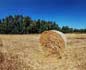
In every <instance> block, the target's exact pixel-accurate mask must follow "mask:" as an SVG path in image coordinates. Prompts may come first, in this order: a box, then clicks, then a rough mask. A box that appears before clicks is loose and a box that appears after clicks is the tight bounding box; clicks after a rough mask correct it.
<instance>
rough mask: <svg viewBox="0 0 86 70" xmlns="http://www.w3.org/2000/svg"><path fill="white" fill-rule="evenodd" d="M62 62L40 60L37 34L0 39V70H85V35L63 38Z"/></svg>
mask: <svg viewBox="0 0 86 70" xmlns="http://www.w3.org/2000/svg"><path fill="white" fill-rule="evenodd" d="M65 36H66V38H67V45H66V47H65V50H64V53H63V54H62V58H57V56H53V55H52V56H48V57H46V56H44V54H43V51H42V49H41V45H40V43H39V37H40V35H38V34H33V35H0V70H86V34H65Z"/></svg>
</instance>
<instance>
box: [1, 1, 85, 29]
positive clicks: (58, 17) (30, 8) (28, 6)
mask: <svg viewBox="0 0 86 70" xmlns="http://www.w3.org/2000/svg"><path fill="white" fill-rule="evenodd" d="M17 14H18V15H24V16H30V17H32V19H33V20H37V19H42V20H47V21H55V22H56V23H57V24H58V25H59V26H60V27H62V26H69V27H72V28H78V29H80V28H82V29H83V28H86V0H0V19H2V18H4V17H6V16H9V15H17Z"/></svg>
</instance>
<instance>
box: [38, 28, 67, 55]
mask: <svg viewBox="0 0 86 70" xmlns="http://www.w3.org/2000/svg"><path fill="white" fill-rule="evenodd" d="M40 44H41V45H42V49H43V51H44V52H45V54H46V55H50V54H59V55H60V54H61V53H62V52H63V50H64V48H65V45H66V39H65V36H64V34H63V33H61V32H59V31H56V30H49V31H44V32H43V33H42V34H41V36H40Z"/></svg>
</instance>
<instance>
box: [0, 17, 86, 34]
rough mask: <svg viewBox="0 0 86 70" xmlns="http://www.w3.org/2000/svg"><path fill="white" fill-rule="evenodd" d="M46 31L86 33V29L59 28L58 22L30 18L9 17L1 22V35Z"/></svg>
mask: <svg viewBox="0 0 86 70" xmlns="http://www.w3.org/2000/svg"><path fill="white" fill-rule="evenodd" d="M45 30H58V31H62V32H64V33H72V32H76V33H78V32H80V33H86V29H73V28H70V27H68V26H63V27H59V25H58V24H57V23H56V22H52V21H45V20H40V19H38V20H32V19H31V17H29V16H22V15H15V16H12V15H10V16H7V17H5V18H3V19H1V20H0V34H32V33H41V32H43V31H45Z"/></svg>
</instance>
